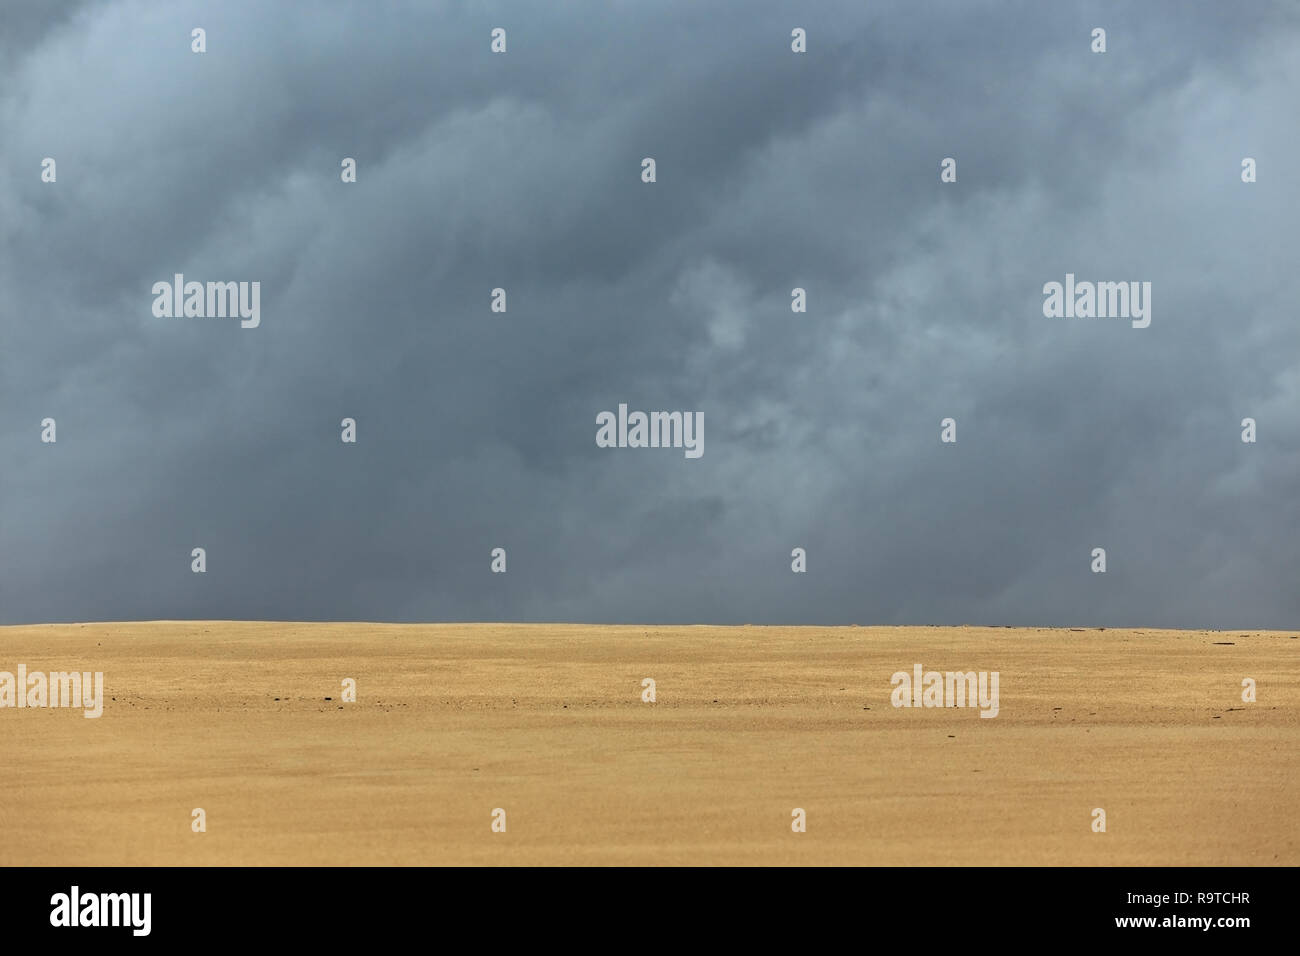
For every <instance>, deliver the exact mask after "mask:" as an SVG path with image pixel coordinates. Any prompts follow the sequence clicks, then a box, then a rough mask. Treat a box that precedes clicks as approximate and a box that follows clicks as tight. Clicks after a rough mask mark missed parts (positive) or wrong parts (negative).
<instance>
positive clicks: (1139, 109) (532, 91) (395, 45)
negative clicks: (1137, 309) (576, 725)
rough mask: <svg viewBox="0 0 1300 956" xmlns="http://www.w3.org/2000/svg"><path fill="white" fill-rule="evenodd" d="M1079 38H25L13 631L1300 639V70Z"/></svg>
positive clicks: (713, 25) (547, 18) (4, 264)
mask: <svg viewBox="0 0 1300 956" xmlns="http://www.w3.org/2000/svg"><path fill="white" fill-rule="evenodd" d="M1072 6H1073V9H1066V8H1065V7H1064V6H1062V7H1060V8H1057V6H1056V5H1045V4H1036V3H1035V4H1030V3H1025V4H969V3H953V4H926V5H916V4H896V5H892V6H891V5H884V6H882V5H879V4H871V5H863V4H860V3H843V4H819V5H816V8H815V9H813V10H806V9H804V5H778V4H769V3H760V4H752V3H744V4H741V3H735V4H713V3H710V4H698V3H683V4H673V5H665V4H637V3H613V4H606V3H600V4H595V3H592V4H574V5H560V4H555V5H546V4H526V5H525V4H520V5H497V6H492V5H479V4H473V5H470V4H465V5H451V4H447V5H438V4H424V3H408V4H404V5H402V4H385V5H377V6H369V5H359V4H343V3H334V4H315V5H310V6H307V5H295V4H270V5H268V4H238V3H234V4H221V5H204V4H172V5H166V6H159V5H154V4H144V3H141V4H132V3H104V4H94V5H84V6H82V7H75V6H73V5H63V6H52V5H47V6H40V7H36V8H34V9H33V8H23V12H20V13H18V14H14V13H11V12H10V11H9V10H8V9H6V12H5V13H4V14H3V15H0V16H3V17H4V18H6V22H4V23H3V24H0V25H2V26H4V27H6V28H7V29H0V34H2V35H4V36H5V37H6V43H7V47H6V53H7V55H6V57H5V60H4V69H3V75H2V76H0V79H2V80H3V86H2V87H0V90H2V92H0V129H2V130H3V137H2V141H0V175H2V176H3V180H2V181H3V189H0V242H2V243H3V252H4V255H3V260H0V282H2V285H0V309H2V311H0V329H2V330H3V343H2V348H0V374H2V375H3V378H2V379H0V399H3V405H2V406H0V450H2V451H3V456H4V457H3V461H4V464H3V466H2V468H3V472H2V473H0V495H2V497H0V534H2V535H3V546H2V547H0V572H3V576H2V578H0V620H3V621H4V622H20V621H41V620H104V619H141V618H189V617H211V618H280V619H293V618H303V619H337V618H342V619H362V618H365V619H390V620H447V619H476V620H516V619H517V620H591V621H663V622H719V623H728V622H742V621H763V622H788V623H994V624H1058V625H1064V624H1072V623H1095V624H1120V623H1129V624H1149V625H1168V626H1241V627H1286V626H1288V625H1291V624H1294V622H1295V618H1296V614H1297V611H1300V606H1298V605H1300V600H1298V599H1297V598H1296V597H1295V594H1296V592H1295V589H1294V587H1293V586H1292V582H1293V580H1294V575H1295V569H1296V567H1297V562H1298V561H1300V546H1297V544H1296V543H1295V537H1294V535H1293V533H1292V532H1291V529H1292V528H1293V527H1294V526H1295V525H1296V519H1297V518H1300V513H1298V512H1300V508H1298V507H1297V501H1300V498H1298V497H1297V494H1296V492H1297V490H1298V489H1297V480H1296V478H1295V476H1296V474H1297V465H1298V464H1300V461H1298V460H1297V459H1298V457H1300V456H1298V455H1297V452H1296V449H1297V447H1300V416H1298V414H1297V411H1296V409H1297V399H1300V363H1298V362H1297V359H1296V355H1297V349H1298V348H1300V335H1298V334H1297V332H1296V323H1295V318H1294V315H1293V304H1294V302H1295V300H1296V293H1297V291H1300V289H1298V288H1297V287H1298V286H1300V280H1297V278H1296V271H1295V269H1294V259H1295V251H1294V241H1293V239H1292V234H1293V223H1292V221H1291V220H1292V218H1293V211H1294V210H1295V209H1296V208H1300V207H1298V206H1297V201H1296V200H1297V198H1300V197H1297V195H1296V193H1297V187H1296V185H1295V184H1294V182H1293V181H1292V179H1291V177H1290V176H1289V170H1288V169H1287V160H1288V159H1289V158H1290V156H1292V155H1294V154H1295V153H1296V151H1297V147H1300V142H1298V140H1300V137H1298V136H1297V133H1296V131H1295V124H1294V123H1293V122H1292V121H1291V118H1290V117H1291V113H1292V99H1293V95H1292V91H1293V90H1294V89H1295V88H1296V82H1297V81H1298V80H1300V29H1298V26H1300V24H1298V23H1297V19H1296V16H1295V14H1294V8H1292V7H1290V6H1289V5H1286V4H1281V3H1278V4H1266V3H1253V4H1250V5H1248V6H1247V7H1245V8H1229V7H1227V6H1225V5H1221V4H1210V3H1205V4H1186V3H1182V4H1173V3H1162V4H1144V5H1141V6H1134V5H1132V4H1101V5H1096V6H1079V5H1072ZM195 26H202V27H204V28H205V29H206V30H207V42H208V52H207V53H205V54H203V55H201V56H200V55H195V54H192V53H191V52H190V51H189V35H190V30H191V28H193V27H195ZM496 26H501V27H504V28H505V29H507V31H508V33H509V51H508V53H507V54H506V55H504V56H493V55H492V54H490V53H489V52H488V41H489V32H490V30H491V29H492V28H493V27H496ZM795 26H801V27H804V28H806V29H807V30H808V36H809V52H808V53H807V54H804V55H799V56H796V55H795V54H793V53H791V52H790V49H789V34H790V29H791V28H792V27H795ZM1094 26H1102V27H1105V28H1106V29H1107V31H1108V46H1109V52H1107V53H1106V54H1105V55H1095V54H1092V53H1090V52H1089V49H1088V46H1089V35H1090V31H1091V29H1092V28H1093V27H1094ZM45 156H52V157H54V158H55V159H56V160H57V161H58V174H59V179H58V182H57V183H56V184H53V185H49V184H43V183H41V182H40V181H39V171H40V161H41V159H42V157H45ZM344 156H352V157H355V158H356V159H357V161H358V169H359V172H358V182H357V183H356V184H355V185H344V184H342V183H341V182H340V181H339V161H340V159H341V158H342V157H344ZM644 156H653V157H655V159H656V160H657V163H658V179H659V181H658V182H657V183H655V184H653V185H644V184H642V183H641V182H640V161H641V159H642V157H644ZM945 156H954V157H956V158H957V160H958V173H959V175H958V182H957V183H956V184H952V185H943V184H940V182H939V179H938V172H939V161H940V160H941V159H942V158H943V157H945ZM1243 156H1254V157H1256V158H1257V159H1258V160H1259V162H1260V181H1259V182H1258V183H1256V184H1253V185H1245V184H1242V183H1241V182H1240V179H1239V175H1238V170H1239V164H1240V161H1241V158H1242V157H1243ZM177 272H183V273H184V274H185V275H186V277H187V278H188V279H194V280H200V281H202V280H209V279H211V280H259V281H260V282H261V283H262V324H261V327H260V328H257V329H254V330H241V329H240V328H239V326H238V323H237V322H235V321H228V320H217V319H189V320H184V319H158V318H155V317H154V316H153V315H152V313H151V305H152V301H153V297H152V295H151V293H150V288H151V286H152V284H153V283H154V282H155V281H159V280H170V278H171V277H172V275H173V274H174V273H177ZM1066 272H1074V273H1076V274H1078V276H1079V278H1080V279H1093V280H1127V279H1137V280H1148V281H1151V282H1152V284H1153V321H1152V325H1151V327H1150V328H1148V329H1144V330H1137V329H1132V328H1130V327H1129V326H1128V323H1127V322H1123V321H1116V320H1053V319H1047V318H1044V317H1043V315H1042V293H1041V289H1042V285H1043V283H1044V282H1047V281H1052V280H1055V281H1060V280H1061V279H1062V278H1063V277H1064V275H1065V273H1066ZM497 286H502V287H505V288H506V289H507V292H508V296H509V311H508V313H506V314H505V315H498V314H492V313H490V312H489V311H488V304H489V292H490V290H491V289H493V288H494V287H497ZM795 286H800V287H803V288H806V289H807V290H808V298H809V310H808V313H807V314H803V315H796V314H792V313H791V311H790V307H789V303H790V290H791V288H793V287H795ZM620 402H626V403H628V404H629V406H630V407H631V408H634V409H645V410H651V409H683V410H699V411H702V412H703V413H704V419H705V434H704V438H705V453H704V456H703V457H702V458H700V459H698V460H687V459H685V458H684V457H683V456H682V454H681V452H680V451H649V450H645V451H635V450H625V451H611V450H607V449H599V448H597V447H596V446H595V443H594V436H595V416H596V414H597V412H599V411H602V410H605V409H615V408H616V407H617V405H618V403H620ZM46 416H49V417H54V418H56V419H57V421H58V428H59V440H58V443H57V444H56V445H52V446H51V445H45V444H41V443H40V441H39V423H40V421H41V419H42V418H44V417H46ZM345 416H348V417H353V418H355V419H356V420H357V422H358V433H359V440H358V444H356V445H355V446H349V445H343V444H342V443H341V442H340V441H339V427H338V425H339V421H340V419H342V418H343V417H345ZM947 416H952V417H954V418H956V419H957V421H958V442H957V444H956V445H941V444H940V442H939V421H940V419H942V418H944V417H947ZM1246 416H1251V417H1254V418H1256V419H1258V421H1259V423H1260V424H1259V428H1260V441H1259V443H1258V444H1256V445H1253V446H1252V445H1243V444H1242V443H1241V442H1240V440H1239V431H1240V426H1239V422H1240V420H1241V419H1242V418H1243V417H1246ZM498 546H500V547H504V548H506V549H507V550H508V554H509V571H508V573H507V574H505V575H493V574H490V573H489V571H488V563H489V559H488V555H489V551H490V550H491V549H492V548H493V547H498ZM795 546H800V547H804V548H807V549H808V555H809V573H807V574H806V575H794V574H792V573H791V572H790V557H789V555H790V550H791V548H793V547H795ZM193 547H204V548H206V549H207V553H208V572H207V573H206V574H204V575H195V574H192V573H191V572H190V569H189V553H190V549H191V548H193ZM1094 547H1105V548H1106V549H1107V552H1108V563H1109V570H1108V573H1107V574H1106V575H1093V574H1091V573H1090V572H1089V570H1088V564H1089V553H1090V551H1091V549H1092V548H1094Z"/></svg>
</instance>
